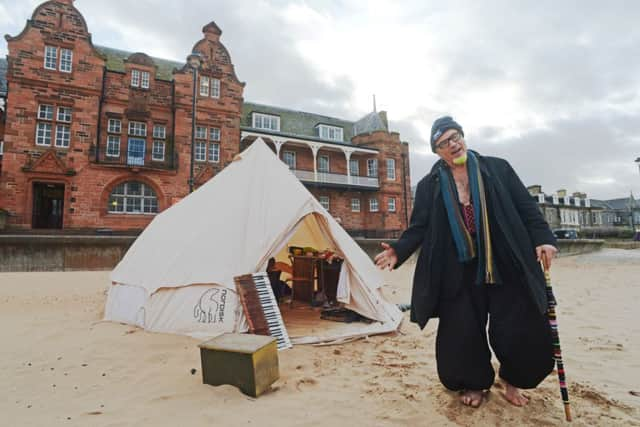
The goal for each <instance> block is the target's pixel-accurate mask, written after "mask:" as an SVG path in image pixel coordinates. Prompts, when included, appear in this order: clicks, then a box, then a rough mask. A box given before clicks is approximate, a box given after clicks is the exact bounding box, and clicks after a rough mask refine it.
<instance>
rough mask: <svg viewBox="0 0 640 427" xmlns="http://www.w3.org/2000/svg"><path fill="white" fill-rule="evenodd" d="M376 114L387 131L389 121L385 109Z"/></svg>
mask: <svg viewBox="0 0 640 427" xmlns="http://www.w3.org/2000/svg"><path fill="white" fill-rule="evenodd" d="M378 116H379V117H380V120H382V123H383V124H384V127H385V129H387V131H389V121H388V120H387V112H386V111H380V112H379V113H378Z"/></svg>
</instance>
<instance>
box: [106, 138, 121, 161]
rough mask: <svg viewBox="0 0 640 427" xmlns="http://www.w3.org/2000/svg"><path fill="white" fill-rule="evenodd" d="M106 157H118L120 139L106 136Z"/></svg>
mask: <svg viewBox="0 0 640 427" xmlns="http://www.w3.org/2000/svg"><path fill="white" fill-rule="evenodd" d="M107 157H120V137H119V136H115V135H109V136H107Z"/></svg>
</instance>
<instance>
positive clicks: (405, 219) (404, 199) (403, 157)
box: [400, 153, 409, 228]
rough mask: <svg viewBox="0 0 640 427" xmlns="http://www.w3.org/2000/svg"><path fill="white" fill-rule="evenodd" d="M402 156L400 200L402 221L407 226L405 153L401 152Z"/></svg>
mask: <svg viewBox="0 0 640 427" xmlns="http://www.w3.org/2000/svg"><path fill="white" fill-rule="evenodd" d="M400 156H401V157H402V200H403V202H404V221H405V227H406V228H408V227H409V211H408V203H407V167H406V165H405V162H406V157H407V156H406V155H405V154H404V153H402V154H401V155H400Z"/></svg>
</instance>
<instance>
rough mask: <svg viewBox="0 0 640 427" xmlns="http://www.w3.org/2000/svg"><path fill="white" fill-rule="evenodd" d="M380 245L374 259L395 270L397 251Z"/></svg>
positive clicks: (378, 264)
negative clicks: (380, 250) (379, 249)
mask: <svg viewBox="0 0 640 427" xmlns="http://www.w3.org/2000/svg"><path fill="white" fill-rule="evenodd" d="M380 245H382V248H383V249H384V250H383V251H382V252H380V253H379V254H378V255H376V257H375V258H374V261H375V263H376V265H377V266H378V268H379V269H381V270H384V269H385V268H388V269H389V271H391V270H393V267H395V266H396V264H397V263H398V256H397V255H396V251H395V249H393V248H392V247H391V246H389V245H388V244H386V243H384V242H382V243H380ZM552 247H553V246H552Z"/></svg>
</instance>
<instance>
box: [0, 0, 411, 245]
mask: <svg viewBox="0 0 640 427" xmlns="http://www.w3.org/2000/svg"><path fill="white" fill-rule="evenodd" d="M202 32H203V36H202V39H201V40H199V41H197V42H196V43H195V45H194V46H193V49H192V53H191V54H190V55H189V56H188V57H187V60H186V61H184V62H176V61H169V60H165V59H159V58H152V57H150V56H148V55H146V54H145V53H140V52H136V53H133V52H126V51H121V50H117V49H113V48H108V47H102V46H98V45H94V44H93V41H92V38H91V34H90V33H89V30H88V28H87V25H86V22H85V20H84V18H83V16H82V14H81V13H80V12H79V11H78V10H77V9H76V8H75V6H74V2H73V0H53V1H47V2H45V3H43V4H41V5H40V6H38V7H37V8H36V9H35V11H34V12H33V16H32V18H31V19H30V20H28V21H27V23H26V26H25V28H24V30H23V31H22V32H21V33H20V34H18V35H14V36H5V38H6V40H7V44H8V55H7V62H6V63H3V62H1V63H0V90H2V92H1V93H0V97H2V98H3V99H4V101H5V102H4V112H3V121H2V123H3V125H4V131H3V130H2V129H3V127H1V126H0V141H3V142H2V145H0V150H1V151H0V153H2V158H1V159H2V160H1V167H2V169H0V209H2V210H3V211H4V215H7V216H8V218H7V226H8V227H9V228H13V229H41V228H45V229H65V230H98V229H106V230H140V229H142V228H144V227H145V226H146V225H147V224H148V223H149V222H150V221H151V220H152V219H153V217H154V215H156V214H157V213H159V212H161V211H162V210H164V209H166V208H168V207H169V206H171V205H172V204H174V203H176V202H177V201H179V200H180V199H181V198H183V197H185V196H186V195H187V194H189V192H190V191H192V190H194V189H197V187H198V186H200V185H202V184H203V183H205V182H206V181H207V180H209V179H211V178H212V177H214V176H215V175H216V174H217V173H219V172H220V171H221V170H222V169H223V168H224V167H225V166H226V165H228V164H229V163H230V162H231V161H232V160H233V158H234V156H235V155H236V154H238V152H239V151H240V150H241V149H242V148H244V147H245V146H247V145H249V144H251V143H253V142H254V141H256V140H257V139H258V138H260V139H262V140H263V141H265V142H267V143H268V144H269V145H270V146H271V147H272V149H273V151H274V153H276V154H277V155H278V156H279V157H280V158H281V159H282V161H283V162H285V163H287V164H288V165H289V167H290V168H291V170H292V173H294V174H295V175H296V176H297V177H298V178H299V179H300V180H301V182H302V183H303V184H305V185H306V186H307V187H308V188H309V189H310V190H311V191H312V192H313V194H314V195H316V197H318V199H319V200H320V202H321V203H322V204H323V206H325V208H326V209H328V210H329V212H330V213H332V214H333V215H334V216H335V217H336V218H339V220H340V221H341V222H342V224H343V226H344V227H345V228H346V229H348V230H350V231H351V232H352V233H354V234H358V235H365V236H369V235H380V236H382V235H394V234H397V233H398V232H399V230H401V229H402V228H403V227H404V226H405V225H406V223H407V217H408V212H409V211H410V209H411V206H410V200H411V198H410V194H409V188H410V183H409V159H408V147H407V144H406V143H402V142H401V141H400V137H399V135H398V133H395V132H390V131H389V126H388V122H387V118H386V113H384V112H375V111H374V112H373V113H371V114H369V115H367V116H366V117H364V118H362V119H361V120H358V121H348V120H341V119H337V118H331V117H325V116H320V115H316V114H310V113H304V112H299V111H293V110H290V109H286V108H277V107H273V106H266V105H259V104H254V103H246V102H244V100H243V92H244V87H245V83H243V82H241V81H240V80H239V79H238V77H237V75H236V73H235V69H234V65H233V62H232V61H231V56H230V54H229V52H228V50H227V49H226V48H225V46H224V45H223V44H222V43H221V41H220V37H221V34H222V31H221V30H220V28H219V27H218V26H217V25H216V24H215V23H214V22H211V23H209V24H207V25H205V26H204V28H203V30H202ZM0 105H2V104H1V103H0ZM275 190H277V189H275ZM212 209H224V206H220V205H218V204H215V201H212Z"/></svg>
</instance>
